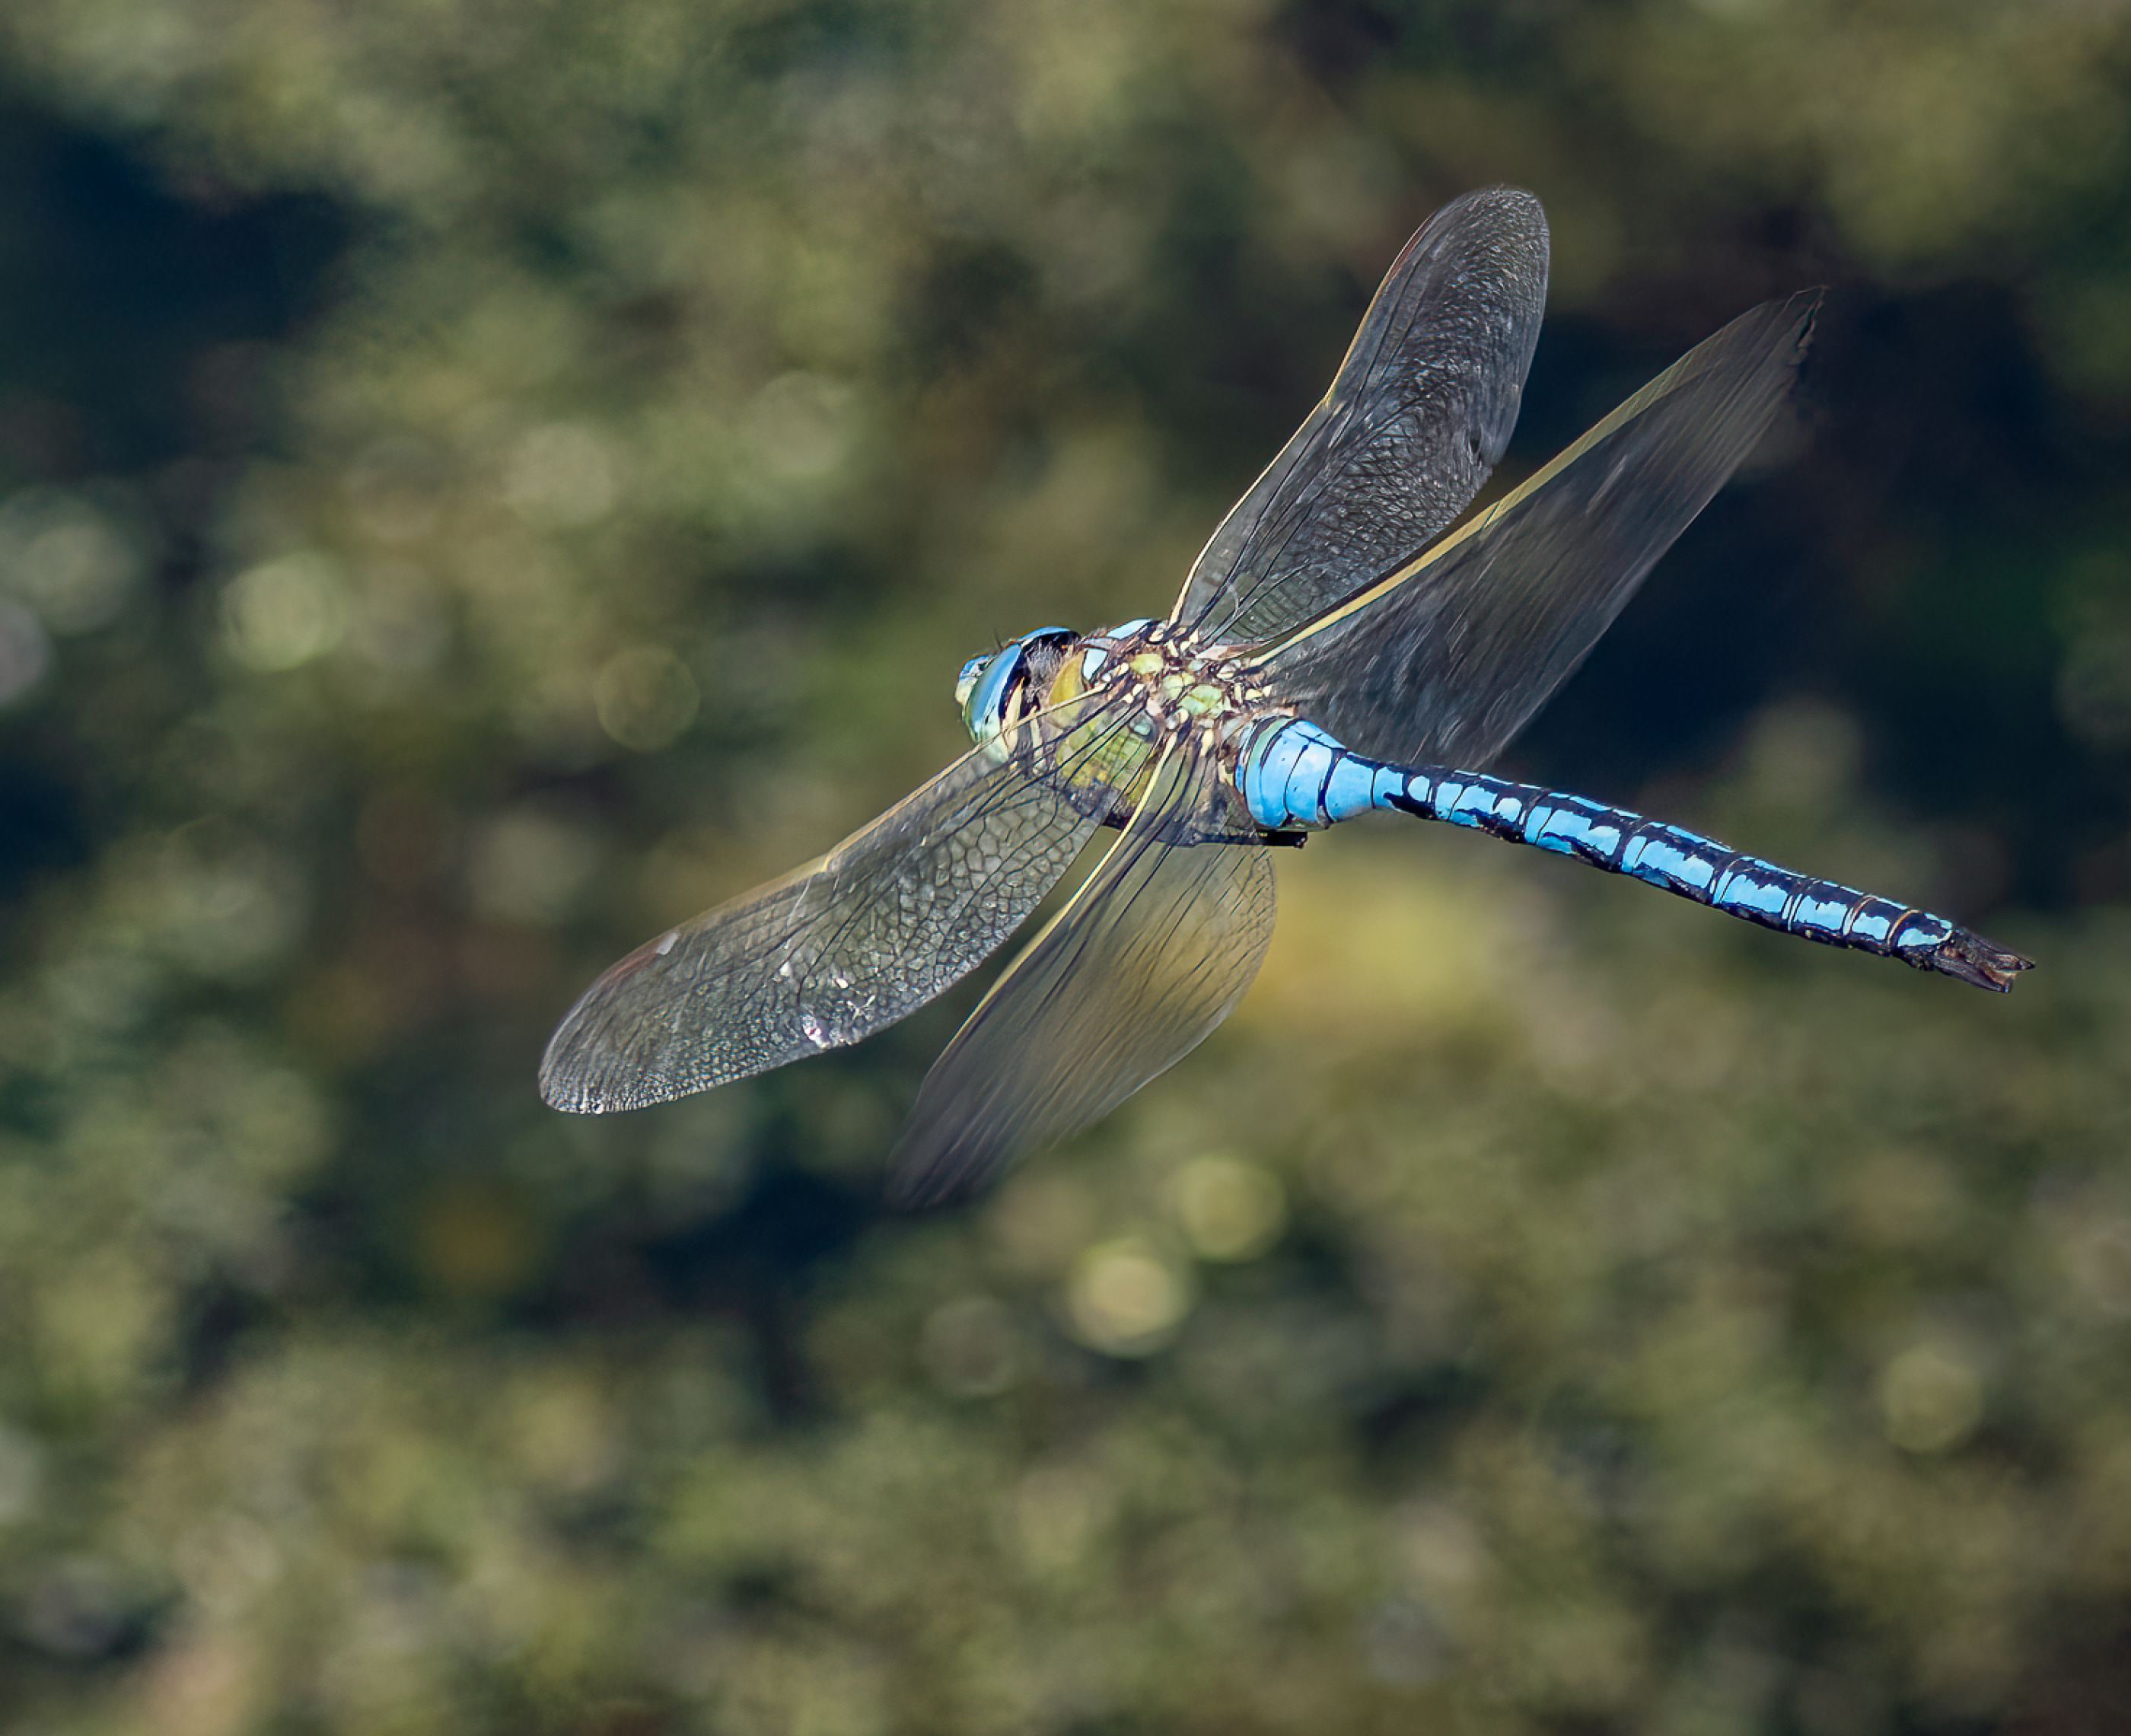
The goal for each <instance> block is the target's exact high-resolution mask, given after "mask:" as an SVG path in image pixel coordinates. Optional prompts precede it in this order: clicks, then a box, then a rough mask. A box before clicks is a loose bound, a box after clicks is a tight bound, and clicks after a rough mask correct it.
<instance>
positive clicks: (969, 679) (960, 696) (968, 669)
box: [955, 652, 998, 710]
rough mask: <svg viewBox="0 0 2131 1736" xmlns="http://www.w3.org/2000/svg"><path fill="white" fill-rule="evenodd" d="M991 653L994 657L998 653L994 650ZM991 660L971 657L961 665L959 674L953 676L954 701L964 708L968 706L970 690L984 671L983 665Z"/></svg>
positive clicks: (966, 708)
mask: <svg viewBox="0 0 2131 1736" xmlns="http://www.w3.org/2000/svg"><path fill="white" fill-rule="evenodd" d="M992 655H993V656H994V657H995V656H997V655H998V653H996V652H994V653H993V654H992ZM991 660H992V659H991V658H989V657H973V658H970V660H969V662H966V663H965V664H963V665H962V672H961V674H960V675H959V676H957V677H955V704H956V705H960V706H961V707H962V708H963V709H964V710H968V708H969V704H970V689H971V688H973V687H975V686H976V685H977V680H978V677H980V676H981V675H983V673H984V665H985V664H986V663H989V662H990V661H991Z"/></svg>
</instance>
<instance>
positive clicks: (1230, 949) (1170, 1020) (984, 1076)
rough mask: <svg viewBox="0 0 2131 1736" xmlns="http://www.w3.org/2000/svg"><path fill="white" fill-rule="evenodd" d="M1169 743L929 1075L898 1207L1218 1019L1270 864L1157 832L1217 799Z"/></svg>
mask: <svg viewBox="0 0 2131 1736" xmlns="http://www.w3.org/2000/svg"><path fill="white" fill-rule="evenodd" d="M1213 777H1214V770H1213V768H1212V766H1211V764H1210V762H1209V763H1200V761H1198V760H1197V759H1196V758H1195V757H1194V756H1193V755H1192V754H1191V753H1190V751H1189V750H1185V749H1180V750H1178V751H1177V753H1176V755H1175V756H1174V758H1172V760H1171V762H1169V763H1166V764H1165V765H1164V766H1163V768H1161V773H1160V775H1159V776H1158V777H1157V778H1156V787H1157V790H1162V789H1166V791H1167V792H1168V796H1169V799H1168V801H1167V802H1166V803H1161V804H1157V803H1152V802H1151V803H1149V804H1148V805H1147V806H1143V807H1142V810H1141V812H1140V815H1139V816H1138V817H1136V818H1135V819H1134V820H1133V822H1132V823H1131V825H1129V826H1128V827H1127V829H1126V830H1125V832H1124V833H1123V835H1122V836H1121V837H1120V838H1119V839H1118V842H1117V844H1115V845H1113V847H1112V849H1110V851H1109V854H1107V855H1106V856H1105V857H1104V858H1103V860H1102V862H1101V863H1100V864H1099V866H1098V867H1097V868H1096V869H1095V871H1094V873H1092V874H1091V875H1089V878H1088V879H1087V881H1086V882H1085V883H1084V884H1083V885H1082V886H1081V887H1080V891H1079V892H1077V893H1076V894H1075V896H1074V897H1073V900H1072V901H1071V902H1070V904H1068V905H1067V906H1066V908H1065V910H1064V911H1061V912H1060V914H1059V915H1058V916H1057V917H1056V919H1055V920H1054V921H1051V923H1050V924H1049V925H1047V926H1046V928H1045V929H1044V930H1043V931H1042V933H1041V934H1040V935H1037V937H1036V939H1035V940H1032V941H1031V942H1030V943H1029V945H1027V948H1026V949H1024V950H1023V951H1022V953H1021V954H1020V955H1019V956H1018V957H1017V958H1016V959H1014V961H1013V964H1011V965H1009V966H1008V968H1007V970H1006V972H1005V973H1004V974H1003V976H1001V977H1000V978H999V980H998V983H995V984H994V986H993V988H992V990H991V992H990V993H989V994H988V995H986V996H985V997H984V1001H983V1002H981V1003H980V1004H979V1007H978V1008H977V1010H976V1011H975V1012H974V1013H972V1014H971V1015H970V1019H969V1021H968V1022H967V1023H966V1024H965V1025H964V1026H962V1028H961V1030H960V1031H959V1032H957V1033H956V1035H955V1040H953V1041H952V1042H951V1043H950V1044H949V1045H947V1047H946V1050H945V1051H944V1052H943V1053H942V1054H941V1056H940V1059H938V1061H936V1063H935V1064H933V1068H932V1070H931V1073H930V1074H927V1076H926V1079H925V1083H924V1085H923V1087H922V1089H921V1090H920V1091H919V1092H918V1094H917V1103H916V1105H915V1107H913V1108H912V1111H911V1115H910V1121H909V1123H908V1125H907V1127H906V1128H905V1129H904V1131H903V1138H902V1141H901V1142H900V1143H899V1145H898V1147H897V1151H896V1156H895V1170H896V1174H895V1180H894V1183H893V1189H894V1193H895V1196H896V1198H897V1200H898V1203H901V1204H905V1205H924V1204H930V1203H934V1202H936V1201H938V1200H941V1199H945V1198H948V1197H949V1196H951V1195H952V1194H955V1193H964V1192H966V1191H968V1190H970V1189H971V1188H975V1187H977V1186H979V1184H982V1183H983V1182H984V1180H985V1179H987V1178H988V1177H989V1176H990V1175H992V1174H994V1173H995V1172H996V1171H997V1170H998V1169H999V1167H1000V1166H1001V1165H1003V1164H1004V1163H1006V1162H1007V1160H1008V1159H1009V1158H1011V1157H1012V1156H1013V1155H1014V1154H1015V1153H1017V1152H1018V1151H1021V1150H1025V1149H1029V1148H1032V1147H1037V1146H1041V1145H1050V1144H1052V1143H1054V1142H1056V1141H1059V1140H1061V1139H1064V1138H1065V1137H1066V1136H1068V1135H1069V1134H1071V1133H1073V1132H1075V1131H1078V1130H1079V1129H1080V1128H1082V1127H1085V1126H1087V1125H1088V1124H1089V1122H1091V1121H1095V1120H1097V1119H1099V1117H1102V1116H1104V1115H1105V1114H1107V1113H1108V1112H1109V1111H1110V1110H1111V1109H1113V1108H1114V1107H1116V1106H1117V1105H1118V1104H1119V1103H1121V1102H1123V1101H1124V1099H1125V1098H1128V1097H1130V1096H1131V1095H1132V1094H1133V1093H1134V1092H1135V1091H1137V1090H1138V1089H1139V1088H1140V1087H1141V1086H1142V1085H1144V1084H1145V1083H1147V1081H1148V1080H1149V1079H1151V1078H1154V1077H1155V1076H1156V1074H1159V1073H1161V1072H1162V1071H1163V1070H1164V1069H1166V1068H1168V1067H1171V1066H1172V1065H1174V1064H1176V1062H1177V1061H1179V1060H1181V1059H1183V1058H1184V1057H1185V1055H1188V1054H1190V1052H1191V1050H1194V1049H1195V1048H1196V1047H1197V1046H1198V1045H1199V1044H1200V1041H1201V1040H1204V1038H1205V1036H1206V1035H1207V1034H1208V1033H1209V1032H1210V1031H1212V1030H1213V1029H1214V1026H1217V1025H1219V1023H1220V1022H1221V1021H1222V1020H1224V1019H1225V1018H1226V1017H1227V1016H1228V1013H1229V1011H1230V1010H1231V1009H1232V1008H1233V1007H1234V1006H1235V1004H1236V1002H1238V1000H1240V999H1241V998H1242V997H1243V991H1244V990H1245V989H1246V988H1248V987H1249V986H1250V983H1251V979H1252V978H1253V977H1254V976H1256V975H1257V969H1258V966H1259V964H1260V963H1261V962H1262V960H1263V959H1264V957H1265V950H1266V945H1267V942H1268V941H1269V940H1271V935H1272V923H1273V884H1272V866H1271V862H1270V861H1269V860H1268V859H1267V851H1266V850H1264V849H1262V848H1260V847H1258V846H1256V845H1252V844H1195V845H1177V844H1167V843H1165V842H1163V841H1162V839H1163V837H1164V836H1165V835H1170V836H1175V835H1184V834H1186V833H1189V832H1190V831H1192V830H1196V829H1198V826H1197V823H1196V822H1192V821H1188V820H1187V821H1186V823H1185V824H1184V825H1177V824H1175V822H1176V821H1177V820H1180V819H1182V818H1184V815H1185V810H1187V809H1189V808H1190V807H1191V806H1194V805H1197V804H1201V803H1212V802H1219V801H1224V800H1226V796H1225V794H1224V791H1221V790H1220V789H1219V788H1218V787H1216V786H1215V785H1214V782H1213Z"/></svg>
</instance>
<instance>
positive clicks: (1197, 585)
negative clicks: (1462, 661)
mask: <svg viewBox="0 0 2131 1736" xmlns="http://www.w3.org/2000/svg"><path fill="white" fill-rule="evenodd" d="M1546 266H1547V232H1546V218H1545V216H1544V213H1542V212H1541V211H1540V204H1539V201H1538V200H1537V199H1535V198H1533V197H1532V196H1531V195H1530V194H1528V193H1524V192H1520V190H1518V189H1516V188H1513V187H1492V188H1487V189H1484V190H1482V191H1481V192H1477V193H1469V194H1466V195H1465V196H1464V197H1463V198H1458V199H1453V200H1452V201H1451V202H1450V203H1449V204H1448V205H1445V206H1444V208H1442V209H1441V210H1440V211H1439V212H1437V213H1435V215H1434V217H1432V218H1429V221H1428V222H1427V223H1426V224H1425V225H1424V226H1423V227H1422V228H1421V229H1420V232H1418V233H1417V234H1416V235H1415V237H1413V239H1412V240H1411V241H1410V242H1407V243H1406V248H1405V251H1403V252H1401V254H1400V255H1399V256H1398V258H1397V260H1396V261H1395V262H1394V263H1393V265H1392V266H1391V270H1390V272H1389V273H1388V274H1387V275H1386V277H1385V279H1384V281H1383V285H1382V288H1381V289H1378V290H1377V294H1376V299H1375V300H1373V301H1372V302H1371V303H1370V304H1369V310H1368V312H1367V314H1366V315H1365V316H1364V317H1363V318H1362V325H1361V329H1360V330H1359V331H1358V332H1356V333H1355V336H1354V342H1353V345H1352V347H1350V348H1349V349H1348V352H1347V356H1346V359H1345V361H1343V362H1342V363H1341V364H1340V366H1339V371H1338V375H1336V377H1334V380H1333V382H1332V386H1331V390H1329V392H1327V393H1326V394H1325V396H1324V400H1323V401H1322V402H1321V403H1320V404H1319V405H1318V406H1317V408H1316V409H1315V410H1313V411H1312V412H1311V413H1310V418H1309V419H1308V420H1307V421H1305V423H1303V424H1302V426H1301V427H1300V428H1298V429H1297V430H1296V431H1295V435H1294V438H1291V440H1290V441H1289V442H1287V444H1286V447H1283V448H1282V449H1281V453H1280V456H1279V457H1276V458H1275V459H1274V460H1273V461H1272V462H1271V464H1270V465H1268V466H1267V467H1266V470H1265V472H1264V474H1263V475H1262V476H1259V478H1258V479H1257V482H1256V483H1254V484H1253V485H1252V487H1251V490H1250V491H1249V492H1248V493H1247V494H1246V495H1244V496H1243V499H1242V500H1240V501H1238V503H1237V504H1236V505H1235V507H1234V509H1233V510H1232V511H1231V512H1230V513H1229V514H1228V518H1227V519H1225V520H1224V522H1223V524H1222V525H1221V527H1220V528H1219V529H1218V530H1217V531H1215V532H1214V535H1213V538H1212V540H1210V541H1209V543H1207V545H1206V548H1205V549H1204V552H1202V553H1201V554H1200V557H1199V559H1198V562H1197V563H1196V564H1195V566H1194V567H1193V568H1192V570H1191V576H1190V580H1189V581H1187V582H1186V584H1185V587H1184V591H1183V595H1181V596H1180V597H1179V598H1178V600H1177V605H1176V610H1175V612H1174V614H1173V615H1172V617H1171V618H1172V619H1176V620H1177V621H1180V622H1182V623H1185V624H1187V625H1189V626H1190V627H1192V628H1193V629H1194V630H1195V631H1196V632H1197V633H1198V634H1199V636H1200V638H1202V639H1204V640H1206V641H1208V642H1209V643H1212V642H1217V641H1224V640H1226V641H1238V640H1243V641H1255V640H1259V639H1265V638H1271V637H1272V636H1274V635H1275V634H1281V633H1284V632H1286V631H1287V630H1288V629H1291V628H1292V627H1295V626H1296V625H1298V624H1300V623H1301V622H1303V621H1305V620H1307V619H1309V618H1310V616H1312V615H1315V614H1316V613H1317V612H1318V611H1319V610H1321V609H1324V607H1326V606H1327V605H1329V604H1332V603H1336V602H1337V601H1338V600H1340V599H1341V598H1342V597H1343V596H1345V595H1348V593H1350V592H1352V591H1356V590H1358V589H1359V588H1360V587H1361V586H1363V585H1366V584H1367V583H1368V582H1370V581H1372V580H1373V579H1375V578H1376V577H1377V576H1379V575H1381V574H1382V572H1384V571H1386V569H1387V568H1389V567H1393V566H1395V565H1396V564H1397V563H1398V562H1401V561H1402V560H1404V559H1406V557H1409V556H1410V555H1411V554H1413V553H1414V552H1415V551H1416V550H1418V549H1420V548H1423V547H1425V545H1426V544H1427V543H1428V541H1429V538H1432V537H1434V536H1435V535H1436V534H1437V533H1439V532H1440V531H1441V530H1442V529H1443V528H1444V526H1445V525H1447V524H1449V523H1450V521H1451V520H1452V519H1454V518H1456V517H1457V516H1458V514H1459V513H1461V512H1463V510H1464V509H1465V507H1466V505H1467V504H1468V502H1469V501H1470V500H1472V498H1473V495H1475V494H1476V493H1477V492H1478V491H1479V487H1480V485H1481V484H1482V482H1484V481H1487V473H1488V471H1490V470H1491V469H1492V468H1493V466H1494V465H1495V462H1496V460H1497V459H1499V458H1500V457H1501V455H1502V449H1503V448H1504V447H1506V445H1508V443H1509V438H1510V430H1511V428H1512V427H1514V426H1515V424H1516V418H1517V405H1518V402H1519V399H1520V397H1521V395H1522V394H1523V390H1524V380H1525V371H1527V370H1528V369H1529V368H1530V366H1531V357H1532V348H1533V346H1534V345H1535V344H1536V343H1537V342H1538V341H1539V327H1540V314H1541V313H1542V311H1543V309H1544V304H1545V300H1546Z"/></svg>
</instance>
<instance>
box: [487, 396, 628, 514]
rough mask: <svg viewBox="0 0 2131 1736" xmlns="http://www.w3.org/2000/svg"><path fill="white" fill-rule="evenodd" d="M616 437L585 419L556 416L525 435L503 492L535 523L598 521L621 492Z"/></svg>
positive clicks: (509, 464)
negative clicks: (559, 419) (556, 419)
mask: <svg viewBox="0 0 2131 1736" xmlns="http://www.w3.org/2000/svg"><path fill="white" fill-rule="evenodd" d="M620 494H621V474H620V464H619V462H618V461H617V458H616V456H615V448H614V442H612V441H611V440H610V439H609V438H607V437H606V435H604V434H602V433H599V432H598V431H597V430H596V429H594V428H587V427H586V426H585V425H584V424H583V423H576V422H553V423H548V424H547V425H546V426H545V427H544V428H534V429H532V430H530V431H529V433H526V434H525V435H524V436H523V437H522V438H520V440H519V442H518V443H517V445H516V446H515V447H513V448H512V449H511V453H510V458H509V460H508V461H507V462H506V463H505V466H504V477H503V498H504V499H505V500H506V501H508V502H509V503H510V508H511V510H512V511H514V512H515V513H516V514H518V515H519V517H520V518H521V519H524V520H525V522H526V523H527V524H531V525H534V526H535V527H536V528H542V529H553V530H574V529H580V528H583V527H584V526H586V525H588V524H597V523H598V522H599V521H600V520H601V519H604V518H605V517H606V515H607V514H609V513H611V512H612V511H613V510H614V507H615V501H616V500H619V499H620Z"/></svg>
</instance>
